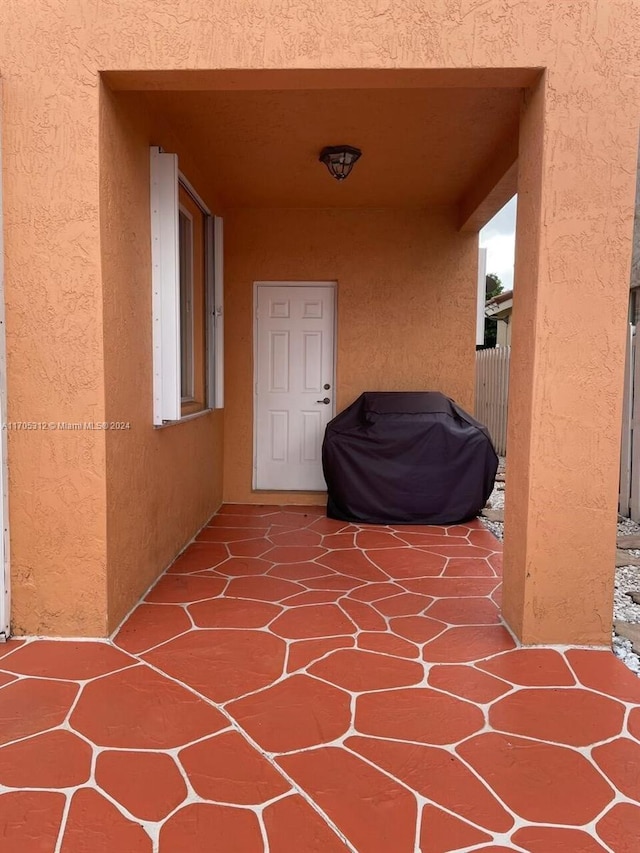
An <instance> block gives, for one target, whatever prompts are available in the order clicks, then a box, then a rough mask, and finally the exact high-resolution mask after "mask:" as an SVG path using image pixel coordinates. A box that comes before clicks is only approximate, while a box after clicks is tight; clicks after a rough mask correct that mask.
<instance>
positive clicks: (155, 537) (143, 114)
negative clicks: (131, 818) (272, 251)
mask: <svg viewBox="0 0 640 853" xmlns="http://www.w3.org/2000/svg"><path fill="white" fill-rule="evenodd" d="M136 106H137V109H136V111H135V112H134V111H132V110H131V109H127V106H126V105H125V106H123V105H120V104H119V102H118V100H117V99H116V98H114V96H113V95H112V94H111V93H110V92H109V91H108V90H104V91H103V93H102V102H101V113H100V130H101V145H100V155H101V159H100V165H101V171H100V180H101V190H102V192H101V199H100V201H101V210H102V220H101V222H102V231H101V237H102V276H103V286H104V290H103V293H104V341H105V356H104V357H105V399H106V420H107V421H109V422H123V421H125V422H129V423H130V426H131V428H130V429H126V430H110V431H109V432H108V433H107V435H106V482H107V535H108V538H107V568H108V575H107V580H108V583H107V592H108V616H109V629H110V630H113V629H114V628H115V627H116V626H117V625H118V623H119V622H120V621H121V619H122V618H123V616H124V615H125V614H126V613H127V611H128V610H129V609H130V607H131V606H132V604H133V603H135V601H136V600H137V599H138V598H139V597H140V595H142V593H143V592H144V591H145V590H146V588H147V587H148V586H149V584H150V583H151V582H152V581H153V580H154V579H155V578H156V577H157V576H158V574H159V572H160V571H161V570H162V569H163V568H164V567H166V566H167V565H168V564H169V563H170V562H171V560H172V559H173V558H174V557H175V555H176V553H177V552H178V551H180V550H181V549H182V548H183V547H184V546H185V545H186V544H187V542H189V540H190V539H191V538H192V537H193V536H194V535H195V534H196V533H197V531H198V530H199V529H200V527H202V525H203V524H205V523H206V521H207V520H208V519H209V518H210V517H211V515H212V513H213V512H215V511H216V510H217V509H218V507H219V506H220V503H221V499H222V416H223V413H222V411H221V410H218V411H215V412H211V413H209V414H205V415H203V416H201V417H198V418H195V419H193V420H188V421H185V422H184V423H181V424H175V425H173V426H170V427H167V428H163V429H154V427H153V426H152V367H151V352H152V345H151V322H150V318H151V287H150V280H151V257H150V245H151V244H150V237H149V145H150V144H152V143H153V144H155V141H156V140H157V141H160V143H161V144H162V145H165V146H167V148H170V149H171V150H173V151H175V152H176V153H177V154H178V157H179V162H180V163H181V168H182V169H185V170H186V169H188V167H189V165H190V162H189V157H188V154H187V153H186V152H185V151H184V150H183V146H182V144H181V142H180V140H179V139H177V138H175V137H174V134H173V133H172V131H171V129H170V128H168V127H166V126H163V124H162V122H160V121H159V120H158V118H157V117H156V116H155V115H154V113H153V111H149V110H144V109H143V105H141V104H137V105H136ZM186 176H187V178H189V179H190V180H191V182H192V183H193V184H194V185H195V186H196V187H198V186H199V181H198V177H199V175H198V173H197V171H196V173H195V174H194V173H193V171H191V172H186ZM205 201H207V202H208V203H209V204H210V205H211V207H212V208H214V209H215V205H214V204H213V201H212V200H211V199H205Z"/></svg>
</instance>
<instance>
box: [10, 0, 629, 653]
mask: <svg viewBox="0 0 640 853" xmlns="http://www.w3.org/2000/svg"><path fill="white" fill-rule="evenodd" d="M638 31H640V7H639V6H638V4H637V2H636V0H611V2H608V3H602V2H598V0H587V1H586V2H582V3H580V4H578V3H557V2H553V0H533V1H532V2H529V3H520V2H513V0H489V2H487V0H434V2H432V3H429V4H425V3H423V2H421V0H407V2H405V3H403V4H391V3H387V2H384V0H354V2H352V3H351V4H349V5H348V6H345V7H343V8H342V9H341V11H340V15H332V14H327V11H326V5H325V4H324V3H322V2H321V0H291V2H289V3H286V4H276V5H275V6H274V5H273V4H271V3H270V2H267V0H250V2H245V0H242V2H240V1H239V0H224V2H220V3H217V4H213V5H212V4H211V3H205V2H204V0H171V2H169V0H120V2H115V0H104V2H101V3H99V4H88V3H86V4H81V5H80V6H78V5H77V4H68V3H63V2H62V0H48V2H45V3H41V4H37V5H36V6H34V5H33V4H26V3H24V2H22V0H5V2H4V3H3V4H2V5H1V6H0V74H1V75H2V77H3V80H4V101H3V107H2V109H3V135H4V155H5V156H4V164H3V168H4V172H3V179H4V190H5V204H6V210H5V237H6V303H7V345H8V350H9V354H8V391H9V419H10V420H11V421H14V422H15V421H31V422H37V421H45V422H48V421H58V420H65V421H91V420H95V421H102V420H104V419H105V416H106V411H107V409H109V410H110V411H114V408H113V405H114V401H115V400H117V399H118V398H117V397H116V396H114V394H115V393H116V392H115V390H114V388H113V377H112V374H110V371H113V370H114V369H115V366H117V365H118V364H119V362H118V356H117V355H114V354H110V353H111V350H113V349H114V348H115V346H116V344H114V343H113V342H109V341H108V340H106V337H108V336H113V337H114V338H117V335H118V330H117V329H113V328H112V324H107V323H104V322H103V316H102V314H103V303H104V307H105V310H107V309H108V310H110V311H112V312H114V313H115V314H116V315H117V311H118V310H119V309H117V308H116V307H115V306H110V304H109V294H107V293H105V288H106V284H107V276H106V274H105V275H103V270H102V266H101V243H100V241H101V230H100V224H101V213H102V216H103V218H104V217H106V216H108V215H109V213H110V211H109V205H108V204H106V205H105V204H102V207H101V181H100V171H99V148H100V146H99V127H100V122H99V111H100V94H99V88H100V87H99V73H100V72H101V71H107V70H113V71H127V70H140V71H145V70H148V71H153V70H170V69H193V70H197V69H203V70H211V69H217V68H224V69H251V68H254V69H271V70H274V69H283V70H286V69H294V70H295V69H314V68H316V69H322V68H326V69H341V68H342V69H345V68H355V69H358V68H365V69H366V68H375V69H394V68H406V69H412V68H415V69H418V68H434V69H449V68H452V69H455V68H460V69H464V68H467V69H469V68H471V69H473V68H477V69H485V68H486V67H487V66H490V67H491V68H494V69H500V68H525V69H526V68H545V69H546V72H545V77H544V81H543V83H542V84H541V89H540V90H539V93H538V95H537V96H536V97H535V98H534V99H532V101H531V104H530V106H529V107H527V109H526V110H525V113H524V124H523V129H522V133H521V146H520V163H521V166H520V180H521V182H522V187H526V190H524V192H526V194H527V195H528V200H527V201H526V202H525V203H524V204H523V203H522V200H521V203H520V207H519V241H518V258H517V271H516V280H517V290H516V304H515V306H514V353H513V368H512V371H513V372H512V376H513V382H512V388H513V389H515V390H514V391H513V396H512V406H511V412H512V417H511V423H510V438H509V441H510V445H509V453H510V461H509V479H510V483H511V484H512V488H511V490H510V494H509V498H508V503H507V509H506V512H507V525H506V528H507V533H506V544H505V612H506V613H507V616H508V618H509V620H510V622H511V624H512V625H513V626H514V627H516V628H517V629H518V630H519V631H520V632H521V635H522V636H523V637H524V639H525V640H527V641H530V642H534V641H536V640H556V641H566V642H575V641H580V640H584V641H585V642H604V641H605V639H606V637H607V634H608V628H609V622H610V613H611V606H610V605H611V596H610V589H611V582H610V578H612V573H613V572H612V569H611V570H609V568H608V567H609V566H612V565H613V561H612V557H613V549H614V522H615V504H616V490H617V486H616V481H617V471H618V452H619V447H618V445H619V414H620V402H621V393H622V369H623V347H624V326H625V317H626V302H627V295H628V285H629V270H630V256H631V230H632V221H633V194H634V182H635V172H636V155H637V144H638V109H637V105H638V103H640V91H639V88H640V73H639V65H640V60H639V56H638V49H637V33H638ZM480 73H481V74H485V72H484V71H481V72H480ZM333 78H334V79H335V74H334V75H333ZM291 80H292V81H293V83H292V85H293V86H294V87H295V74H294V75H292V76H291ZM491 85H495V83H492V84H491ZM543 96H544V97H543ZM442 144H447V141H446V140H443V141H442ZM522 187H521V195H522V194H523V190H522ZM103 193H104V189H103ZM114 193H115V194H117V193H116V191H115V189H114ZM102 239H105V237H104V231H103V234H102ZM118 239H119V240H120V239H121V240H123V241H124V239H125V237H124V235H121V236H120V237H119V238H118ZM113 242H114V244H115V243H116V240H115V238H114V241H113ZM118 245H119V248H117V251H118V252H122V253H123V256H125V257H126V256H127V252H128V253H129V257H131V255H132V250H131V248H129V249H125V247H124V245H121V244H118ZM141 263H146V261H144V259H142V260H141ZM127 266H128V264H127V263H124V264H123V269H125V268H127ZM279 274H280V275H281V273H279ZM315 274H317V273H314V275H315ZM326 274H327V273H325V275H326ZM251 275H254V273H253V271H252V272H251ZM518 293H519V294H520V297H521V298H519V297H518ZM111 316H113V314H112V315H111ZM567 318H570V322H567ZM517 336H519V337H520V343H519V344H518V343H516V337H517ZM128 346H129V350H130V352H132V353H133V351H134V349H135V347H133V346H132V345H131V344H128ZM105 356H106V363H105ZM110 364H111V367H110V366H109V365H110ZM120 368H121V369H122V370H125V369H133V368H132V366H131V365H129V364H127V365H124V364H122V363H121V362H120ZM110 375H111V378H109V377H110ZM131 393H132V392H131V391H130V390H126V391H124V390H123V392H122V395H123V396H122V399H123V401H129V402H127V405H128V406H129V405H131V406H132V411H140V410H139V409H137V408H135V406H134V404H133V401H132V399H131V397H129V396H127V395H130V394H131ZM107 397H110V398H111V399H109V400H107ZM141 405H142V404H141ZM116 408H118V407H116ZM127 414H128V413H126V412H119V411H118V417H123V418H124V419H127ZM181 428H182V427H181ZM200 428H201V427H197V428H196V427H194V428H193V429H194V431H195V430H196V429H200ZM202 429H204V427H202ZM9 438H10V441H9V464H10V505H11V510H10V513H11V515H10V523H11V553H12V573H13V580H14V583H13V588H14V615H13V621H14V626H15V628H16V630H17V631H29V632H43V633H58V634H72V633H78V634H102V633H104V632H105V631H106V627H107V559H108V554H109V553H112V554H114V555H115V554H119V553H122V550H121V549H122V548H123V546H122V544H121V543H120V544H119V543H118V541H117V539H118V537H120V536H123V537H124V541H126V542H129V543H130V542H132V541H133V540H135V537H136V535H137V534H136V533H134V530H133V528H134V526H135V525H134V524H133V523H132V526H131V528H127V529H123V530H122V531H121V530H120V526H121V525H120V524H119V523H118V524H114V523H110V522H108V513H107V502H108V500H109V495H117V494H118V493H119V492H120V498H121V499H122V493H123V492H124V490H125V488H126V487H125V486H124V485H122V484H120V485H117V486H115V485H111V486H109V485H108V480H107V471H108V459H112V460H113V462H114V463H115V462H116V460H119V461H118V464H121V462H124V461H125V460H133V459H134V454H133V453H130V450H128V449H127V445H126V444H125V443H124V442H126V441H127V438H126V437H117V438H116V439H112V438H111V437H109V438H107V437H106V436H105V435H104V433H101V432H66V433H55V434H53V433H51V432H48V431H44V430H40V431H37V432H33V433H27V432H15V433H11V435H10V437H9ZM112 440H113V441H114V442H115V444H114V445H113V447H112V449H111V450H110V451H108V447H109V445H108V444H107V442H108V441H112ZM136 440H137V439H136ZM173 440H174V439H166V443H167V444H169V443H170V442H171V441H173ZM151 441H156V439H151V438H150V437H149V442H151ZM157 441H158V446H160V444H159V443H160V442H161V441H165V439H164V438H163V439H157ZM119 442H122V445H120V444H119ZM151 446H152V445H151V444H150V443H149V444H147V443H146V442H145V446H144V448H142V447H138V450H137V452H136V453H137V454H138V455H139V454H140V453H142V452H143V450H144V451H145V452H149V453H151V451H150V450H149V448H150V447H151ZM165 449H166V448H165ZM167 452H168V453H169V451H167ZM185 452H186V451H185ZM135 458H136V459H137V456H136V457H135ZM159 470H162V466H159ZM132 476H133V475H132ZM134 479H135V480H136V482H137V484H138V485H137V486H136V491H135V493H134V494H137V495H138V497H141V496H142V497H143V498H144V501H145V502H147V501H148V503H149V507H154V506H158V505H157V504H156V505H154V504H153V500H157V501H158V503H159V502H160V498H159V496H158V495H154V497H153V499H151V497H149V496H146V494H147V493H146V492H143V491H142V489H141V482H142V480H143V479H144V477H143V476H142V475H141V474H136V475H135V478H134ZM157 482H158V481H156V484H157ZM515 484H517V485H515ZM164 485H166V483H165V484H164ZM129 499H130V500H131V503H133V502H134V501H133V497H132V496H130V498H129ZM153 511H156V513H157V512H162V519H163V520H167V519H170V518H171V514H172V513H174V512H175V511H176V507H175V506H169V502H168V500H167V502H166V503H163V504H162V506H161V508H160V509H158V510H153ZM148 512H149V513H151V512H152V511H151V510H148V509H147V508H145V510H144V512H141V515H140V516H136V518H137V521H136V525H138V524H139V525H142V524H143V518H147V520H148V519H149V517H150V515H149V514H146V513H148ZM122 515H123V516H124V515H125V511H124V510H122ZM116 518H117V516H115V515H112V513H111V511H110V512H109V519H112V521H115V520H116ZM158 525H159V527H160V526H161V524H160V521H158ZM140 529H142V527H141V528H140ZM127 530H128V532H126V531H127ZM150 531H151V526H149V527H148V528H146V532H145V533H144V535H143V536H142V539H143V540H144V541H146V542H147V543H148V542H149V541H150V540H151V532H150ZM578 537H580V538H578ZM112 540H114V541H112ZM165 547H167V544H166V542H165V545H163V546H162V548H161V549H160V550H162V549H164V548H165ZM158 556H160V553H158ZM130 565H131V567H132V568H133V563H131V564H130ZM109 566H110V567H111V566H112V562H111V560H110V559H109ZM157 568H158V569H160V568H161V566H158V567H157ZM109 571H110V572H111V571H112V569H111V568H110V569H109ZM127 571H128V570H127ZM115 587H117V588H120V589H121V590H125V588H127V589H129V587H128V583H124V581H123V582H122V584H120V582H118V584H115ZM111 588H112V590H113V591H112V596H111V597H112V600H114V601H115V600H116V599H118V600H119V601H121V602H124V600H125V598H126V595H125V594H124V592H123V593H122V597H120V593H117V594H116V592H115V588H114V586H113V585H112V587H111ZM131 590H132V588H131V589H130V591H131ZM127 594H129V593H127ZM117 609H118V608H116V610H117Z"/></svg>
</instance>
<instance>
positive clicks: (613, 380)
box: [503, 57, 637, 644]
mask: <svg viewBox="0 0 640 853" xmlns="http://www.w3.org/2000/svg"><path fill="white" fill-rule="evenodd" d="M583 61H584V57H583ZM586 78H587V79H585V81H584V82H583V83H581V84H580V86H579V90H578V92H576V97H575V99H571V98H569V97H567V95H566V94H564V93H562V92H561V91H559V88H558V87H560V86H561V85H562V84H561V83H560V81H559V80H558V78H557V74H555V73H554V74H552V73H549V74H548V75H547V77H546V79H545V80H543V81H541V83H540V85H539V86H538V87H537V89H536V90H535V91H534V92H533V93H532V94H531V95H530V96H529V97H528V100H527V103H526V105H525V108H524V111H523V119H522V123H521V144H520V147H521V152H522V153H521V156H520V168H519V170H520V175H519V183H520V194H519V199H518V221H517V235H518V236H517V239H518V250H517V256H516V269H515V282H516V287H515V290H514V294H515V299H514V312H513V331H512V335H513V337H512V342H513V350H512V356H513V368H512V374H511V386H510V395H511V396H510V403H509V405H510V420H509V431H508V439H507V445H508V468H509V472H508V473H509V484H510V491H509V495H508V498H507V504H506V531H507V536H506V539H505V568H506V571H505V587H504V603H503V608H504V613H505V616H506V618H507V620H508V621H509V623H510V624H511V625H512V626H513V628H514V629H515V630H516V632H517V634H518V635H519V636H520V637H521V638H522V639H523V640H524V641H525V642H527V643H538V642H565V641H568V640H571V641H572V642H579V643H607V644H608V643H609V642H610V636H611V615H612V606H613V580H614V574H613V564H614V563H613V551H614V546H615V522H616V512H617V494H618V470H619V468H618V466H619V435H620V417H621V391H622V369H623V363H624V346H625V330H626V317H627V302H628V284H627V283H628V276H629V264H630V258H631V226H632V222H633V196H634V193H633V189H634V180H633V179H634V171H635V168H634V166H635V161H636V147H635V146H636V144H637V136H636V133H637V114H636V115H634V116H631V117H624V116H623V115H622V114H623V111H624V109H623V101H624V98H625V95H626V96H627V98H628V97H629V96H630V94H631V92H632V91H633V87H629V89H627V88H626V87H625V86H624V85H622V86H620V87H619V88H616V89H615V90H614V91H610V90H609V89H608V87H606V86H605V85H604V84H603V83H602V82H601V81H599V80H598V79H597V77H596V76H594V75H586ZM589 80H590V83H589V82H588V81H589ZM636 103H637V101H636ZM614 116H615V117H616V118H615V119H614ZM585 128H587V129H588V130H589V132H588V133H586V131H584V129H585ZM604 164H606V167H605V165H604ZM567 318H570V321H569V322H567ZM585 534H586V535H585Z"/></svg>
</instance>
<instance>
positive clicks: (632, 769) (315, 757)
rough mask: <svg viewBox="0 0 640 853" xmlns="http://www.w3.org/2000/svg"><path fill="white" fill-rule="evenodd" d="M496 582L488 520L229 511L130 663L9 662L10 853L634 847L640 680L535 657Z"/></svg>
mask: <svg viewBox="0 0 640 853" xmlns="http://www.w3.org/2000/svg"><path fill="white" fill-rule="evenodd" d="M501 566H502V555H501V545H500V543H499V542H498V541H497V540H496V539H495V538H494V537H493V536H492V535H491V534H490V533H488V532H487V531H486V530H484V529H483V528H482V527H481V525H480V524H479V523H478V522H470V523H469V524H468V525H464V526H450V527H446V528H444V527H442V528H437V527H399V528H393V527H371V526H367V527H358V526H354V525H350V524H345V523H343V522H338V521H332V520H329V519H327V518H325V517H324V511H323V509H322V508H320V507H300V506H287V507H278V506H256V505H225V506H223V507H222V508H221V510H220V512H219V513H218V514H217V515H216V516H214V517H213V518H212V519H211V521H210V522H209V524H208V525H207V526H206V527H204V528H203V529H202V531H201V532H200V533H199V535H198V536H197V538H196V540H195V541H194V542H193V543H192V544H190V545H189V546H188V547H187V549H186V550H185V551H184V552H183V553H182V554H181V555H180V556H179V557H178V559H177V560H176V561H175V562H174V563H173V565H172V566H171V567H170V568H169V570H168V571H167V572H166V573H165V574H164V575H163V576H162V577H161V578H160V580H159V581H158V582H157V583H156V585H155V586H154V587H153V588H152V589H151V590H150V591H149V592H148V593H147V595H146V596H145V598H144V600H143V601H142V602H141V603H140V604H139V605H138V606H137V607H136V608H135V609H134V611H133V612H132V613H131V614H130V615H129V617H128V618H127V619H126V621H125V622H124V624H123V625H122V626H121V627H120V628H119V630H118V631H117V632H116V634H115V636H114V637H113V639H112V641H103V642H100V641H72V640H61V641H51V640H38V639H33V640H27V641H22V640H12V641H10V642H9V643H8V644H7V645H5V646H0V743H1V744H2V746H1V748H0V794H2V795H3V796H1V797H0V827H1V828H2V830H1V832H0V840H1V841H2V848H3V850H4V849H6V850H7V851H20V853H111V851H114V850H122V851H126V853H152V851H160V853H209V851H211V850H212V849H220V850H224V851H225V853H231V852H232V851H235V853H261V851H267V850H268V851H270V853H312V851H314V853H333V851H336V853H337V851H347V850H348V851H352V853H389V851H394V853H412V852H413V851H417V850H420V851H422V853H445V851H462V850H464V851H472V850H473V851H480V850H482V851H513V850H516V851H518V850H519V851H528V853H553V852H554V851H558V853H559V851H562V853H569V851H581V853H596V851H608V853H631V851H635V849H636V844H637V838H638V835H639V834H640V804H639V801H640V782H639V780H638V772H637V767H638V765H639V763H640V708H639V707H638V705H639V704H640V681H639V680H638V679H637V678H636V677H635V676H634V675H632V673H631V672H629V671H628V670H627V669H626V668H625V667H624V666H623V665H622V664H621V663H620V662H619V661H618V660H616V659H615V658H614V657H613V655H611V654H610V653H609V652H608V651H601V650H595V649H584V648H575V647H574V648H572V647H566V646H562V647H560V646H555V647H538V648H522V647H520V646H519V645H518V643H517V642H516V641H515V640H514V638H513V635H512V634H511V633H510V632H509V631H508V630H507V629H506V628H505V627H504V624H503V623H502V622H501V619H500V614H499V609H498V605H499V601H500V587H501ZM212 845H215V846H214V847H212Z"/></svg>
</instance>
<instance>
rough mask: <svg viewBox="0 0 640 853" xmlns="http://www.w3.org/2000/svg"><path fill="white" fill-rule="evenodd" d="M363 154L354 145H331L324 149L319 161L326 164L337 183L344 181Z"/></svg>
mask: <svg viewBox="0 0 640 853" xmlns="http://www.w3.org/2000/svg"><path fill="white" fill-rule="evenodd" d="M361 154H362V151H361V150H360V149H359V148H354V147H353V146H352V145H329V146H327V147H326V148H323V149H322V151H321V152H320V157H319V160H320V162H321V163H324V165H325V166H326V167H327V169H328V170H329V173H330V174H331V175H333V177H334V178H335V179H336V181H344V179H345V178H346V177H348V176H349V173H350V172H351V170H352V169H353V164H354V163H355V162H356V160H357V159H358V158H359V157H360V156H361Z"/></svg>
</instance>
